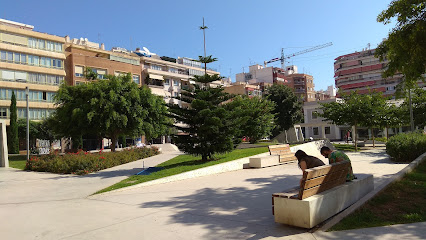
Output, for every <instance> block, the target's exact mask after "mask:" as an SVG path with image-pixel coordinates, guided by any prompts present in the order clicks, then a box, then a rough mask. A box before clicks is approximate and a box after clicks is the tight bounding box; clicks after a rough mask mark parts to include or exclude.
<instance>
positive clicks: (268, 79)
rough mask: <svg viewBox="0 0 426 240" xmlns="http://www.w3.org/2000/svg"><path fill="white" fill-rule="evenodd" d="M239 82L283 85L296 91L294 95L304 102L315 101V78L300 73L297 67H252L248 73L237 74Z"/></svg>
mask: <svg viewBox="0 0 426 240" xmlns="http://www.w3.org/2000/svg"><path fill="white" fill-rule="evenodd" d="M236 81H237V82H244V83H248V84H254V85H259V84H282V85H285V86H288V87H290V88H291V89H293V90H294V93H295V94H296V95H297V96H298V97H299V98H300V99H302V100H303V101H305V102H310V101H315V90H314V87H315V85H314V82H313V77H312V76H311V75H308V74H304V73H298V72H297V66H288V67H286V69H282V68H277V67H264V66H261V65H258V64H257V65H252V66H250V67H249V72H248V73H238V74H236Z"/></svg>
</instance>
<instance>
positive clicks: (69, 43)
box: [65, 36, 142, 86]
mask: <svg viewBox="0 0 426 240" xmlns="http://www.w3.org/2000/svg"><path fill="white" fill-rule="evenodd" d="M65 41H66V43H65V55H66V61H65V72H66V78H65V79H66V82H67V84H69V85H72V86H74V85H79V84H83V83H86V82H88V81H89V80H87V79H86V78H85V75H84V73H85V70H86V69H87V68H91V69H92V71H94V72H95V73H97V75H98V79H103V78H104V77H105V75H107V74H108V75H115V76H119V75H121V74H127V73H131V75H132V79H133V81H134V82H135V83H137V84H138V85H139V86H141V85H142V81H141V72H142V69H141V65H140V58H139V56H137V55H136V54H134V55H132V54H131V53H125V52H120V51H107V50H105V47H104V46H103V44H101V45H100V46H99V44H98V43H93V42H90V41H88V40H87V39H83V38H81V39H70V38H69V37H68V36H67V37H65Z"/></svg>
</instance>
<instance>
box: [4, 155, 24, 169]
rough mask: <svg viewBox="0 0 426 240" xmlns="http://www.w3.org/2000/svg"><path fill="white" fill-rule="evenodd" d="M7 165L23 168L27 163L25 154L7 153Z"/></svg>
mask: <svg viewBox="0 0 426 240" xmlns="http://www.w3.org/2000/svg"><path fill="white" fill-rule="evenodd" d="M8 158H9V167H12V168H17V169H21V170H24V169H25V164H26V163H27V155H9V156H8Z"/></svg>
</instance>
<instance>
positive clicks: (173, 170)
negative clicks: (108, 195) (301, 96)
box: [96, 147, 268, 193]
mask: <svg viewBox="0 0 426 240" xmlns="http://www.w3.org/2000/svg"><path fill="white" fill-rule="evenodd" d="M267 151H268V148H267V147H260V148H246V149H236V150H234V151H232V152H230V153H226V154H218V155H216V156H215V157H216V159H217V160H214V161H207V162H204V161H202V160H201V157H195V156H192V155H180V156H177V157H175V158H173V159H170V160H169V161H166V162H164V163H161V164H159V165H157V167H163V168H164V169H162V170H160V171H158V172H154V173H151V174H150V175H133V176H131V177H129V178H127V179H124V180H123V181H121V182H119V183H116V184H114V185H112V186H110V187H107V188H105V189H102V190H100V191H98V192H96V193H102V192H108V191H111V190H114V189H119V188H123V187H127V186H131V185H135V184H139V183H143V182H148V181H152V180H155V179H159V178H163V177H168V176H172V175H176V174H179V173H183V172H188V171H191V170H195V169H198V168H203V167H208V166H212V165H216V164H219V163H224V162H228V161H232V160H236V159H239V158H244V157H248V156H253V155H256V154H260V153H264V152H267Z"/></svg>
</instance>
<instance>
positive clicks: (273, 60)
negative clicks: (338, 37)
mask: <svg viewBox="0 0 426 240" xmlns="http://www.w3.org/2000/svg"><path fill="white" fill-rule="evenodd" d="M331 45H333V43H332V42H329V43H325V44H322V45H318V46H315V47H311V48H308V49H305V50H302V51H299V52H295V53H292V54H290V55H287V56H284V48H281V57H279V58H273V59H271V60H269V61H265V62H264V64H265V67H266V64H268V63H273V62H276V61H281V68H282V69H284V64H285V59H289V58H291V57H294V56H297V55H301V54H305V53H308V52H312V51H315V50H318V49H321V48H325V47H330V46H331Z"/></svg>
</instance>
